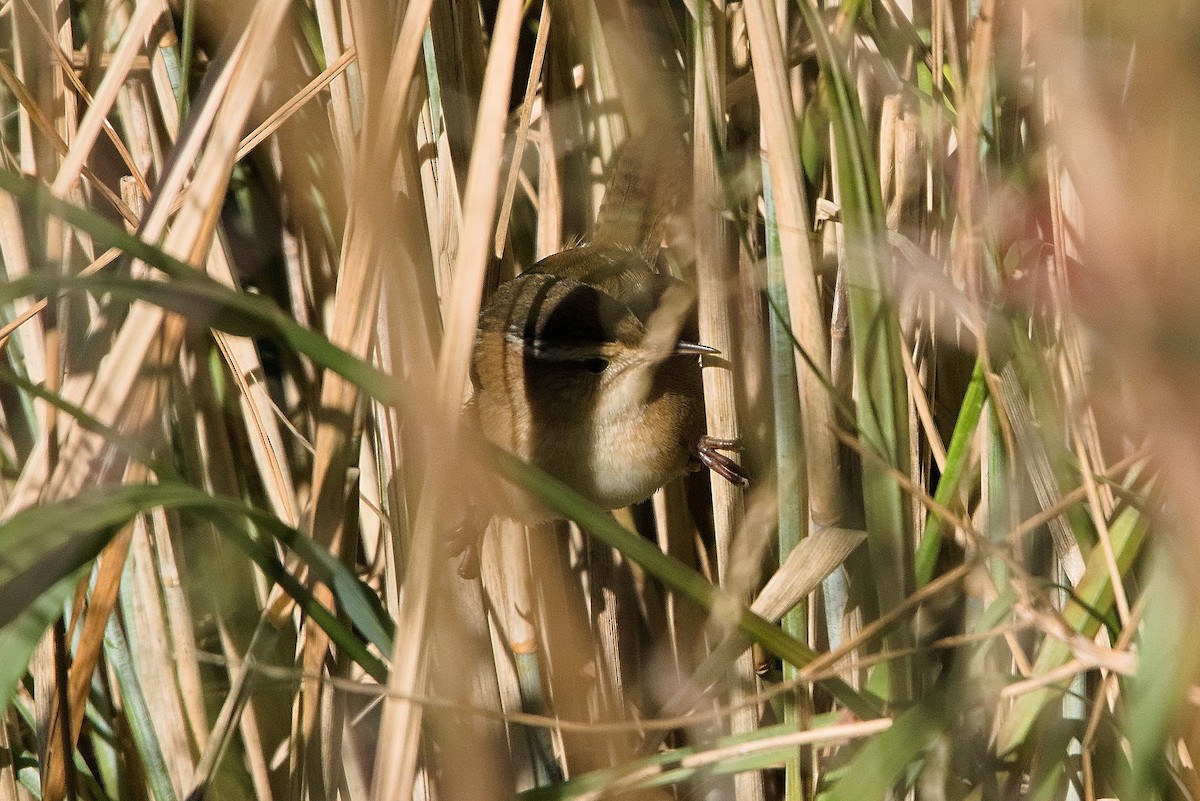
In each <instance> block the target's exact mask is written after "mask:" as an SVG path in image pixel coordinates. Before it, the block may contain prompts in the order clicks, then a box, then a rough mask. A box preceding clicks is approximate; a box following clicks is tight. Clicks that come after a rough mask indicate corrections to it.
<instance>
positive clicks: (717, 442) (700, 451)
mask: <svg viewBox="0 0 1200 801" xmlns="http://www.w3.org/2000/svg"><path fill="white" fill-rule="evenodd" d="M741 449H742V445H741V443H740V442H738V441H737V440H736V439H720V438H718V437H710V436H707V435H705V436H703V437H701V438H700V439H699V440H698V441H697V442H696V444H695V446H694V451H695V454H696V458H697V459H699V460H700V463H701V464H703V465H704V466H705V467H707V468H708V469H709V470H711V471H713V472H714V473H716V474H717V475H719V476H720V477H721V478H723V479H725V480H726V481H728V482H729V483H730V484H733V485H735V486H738V487H744V486H746V485H747V484H749V483H750V476H749V475H748V474H747V473H746V470H745V468H743V467H742V466H741V465H740V464H738V463H737V462H735V461H734V460H733V459H730V458H729V457H728V456H726V455H725V454H723V453H721V451H740V450H741Z"/></svg>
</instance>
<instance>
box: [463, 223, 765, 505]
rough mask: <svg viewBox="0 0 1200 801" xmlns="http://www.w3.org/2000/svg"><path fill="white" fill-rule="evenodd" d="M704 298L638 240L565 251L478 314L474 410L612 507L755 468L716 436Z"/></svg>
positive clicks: (508, 440)
mask: <svg viewBox="0 0 1200 801" xmlns="http://www.w3.org/2000/svg"><path fill="white" fill-rule="evenodd" d="M693 300H694V294H693V292H692V290H691V288H690V287H688V286H687V285H686V284H685V283H683V282H682V281H679V280H678V279H675V278H672V277H670V276H668V275H664V274H662V273H660V272H658V271H656V270H655V269H654V267H653V266H652V265H650V264H649V263H647V261H646V259H645V258H644V257H643V255H642V253H641V252H640V251H638V250H637V249H635V248H632V247H624V246H621V245H619V244H614V243H609V242H602V243H599V244H593V245H587V246H581V247H575V248H570V249H568V250H564V251H562V252H560V253H556V254H554V255H552V256H549V257H547V258H545V259H542V260H541V261H539V262H537V263H536V264H534V265H533V266H532V267H531V268H529V269H528V270H526V271H525V272H524V273H522V274H521V275H519V276H517V277H516V278H514V279H512V280H510V281H508V282H506V283H504V284H502V285H501V286H500V287H499V288H498V289H497V290H496V292H495V293H494V294H493V295H492V297H491V298H490V299H489V300H488V302H487V304H486V305H485V307H484V308H483V311H482V312H481V313H480V316H479V326H478V329H477V331H476V339H475V350H474V354H473V359H472V380H473V382H474V384H475V397H474V400H473V406H474V409H475V413H476V415H477V416H478V420H479V423H480V426H481V428H482V430H483V433H484V435H485V436H486V437H487V438H488V439H490V440H491V441H492V442H494V443H495V444H497V445H499V446H500V447H502V448H504V449H505V450H508V451H509V452H511V453H513V454H515V455H517V456H519V457H521V458H522V459H524V460H525V461H528V462H530V463H532V464H534V465H536V466H538V467H540V468H542V469H543V470H545V471H546V472H548V473H550V474H551V475H553V476H555V477H556V478H558V479H559V480H561V481H563V482H564V483H565V484H567V485H568V486H570V487H571V488H573V489H575V490H576V491H578V492H579V493H581V494H582V495H584V496H586V497H588V498H590V499H591V500H593V501H595V502H596V503H597V504H599V505H600V506H602V507H604V508H606V509H615V508H618V507H621V506H627V505H629V504H631V503H635V502H637V501H640V500H643V499H645V498H647V497H649V496H650V495H651V494H652V493H653V492H654V491H655V490H656V489H658V488H659V487H661V486H663V485H664V484H666V483H667V482H668V481H670V480H671V479H673V478H675V477H677V476H679V475H682V474H683V473H684V472H686V471H687V470H689V469H699V467H700V466H701V465H704V466H707V467H708V468H710V469H711V470H713V471H714V472H716V473H718V474H719V475H721V476H723V477H724V478H726V479H727V480H729V481H731V482H733V483H735V484H739V485H743V484H745V483H746V482H747V478H746V474H745V473H744V472H743V471H742V468H741V466H740V465H738V464H737V463H736V462H734V461H733V460H732V459H730V458H729V457H728V456H726V455H725V454H723V453H721V452H720V451H721V450H731V449H734V448H735V447H736V443H734V442H732V441H729V440H721V439H716V438H713V437H709V436H706V434H705V424H704V401H703V389H702V386H701V379H700V364H699V360H698V359H697V356H703V355H705V354H716V353H717V351H716V350H715V349H714V348H710V347H706V346H704V345H700V344H697V343H695V342H689V341H684V340H682V339H681V338H680V332H681V330H682V328H683V325H684V320H685V318H686V316H687V313H688V311H689V310H690V308H691V306H692V304H693Z"/></svg>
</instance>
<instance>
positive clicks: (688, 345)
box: [675, 342, 721, 356]
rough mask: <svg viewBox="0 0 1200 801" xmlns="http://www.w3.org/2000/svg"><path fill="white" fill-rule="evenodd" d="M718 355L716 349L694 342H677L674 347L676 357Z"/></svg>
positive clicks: (718, 352)
mask: <svg viewBox="0 0 1200 801" xmlns="http://www.w3.org/2000/svg"><path fill="white" fill-rule="evenodd" d="M720 353H721V351H719V350H717V349H716V348H710V347H709V346H708V345H700V344H698V343H695V342H678V343H676V345H675V355H676V356H719V355H720Z"/></svg>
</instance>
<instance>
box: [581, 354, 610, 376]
mask: <svg viewBox="0 0 1200 801" xmlns="http://www.w3.org/2000/svg"><path fill="white" fill-rule="evenodd" d="M583 367H584V369H586V370H587V371H588V372H589V373H595V374H596V375H600V374H601V373H603V372H604V371H605V370H607V369H608V359H601V358H599V357H597V358H594V359H584V360H583Z"/></svg>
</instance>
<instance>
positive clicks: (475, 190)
mask: <svg viewBox="0 0 1200 801" xmlns="http://www.w3.org/2000/svg"><path fill="white" fill-rule="evenodd" d="M414 5H417V4H414ZM413 7H414V6H410V9H409V10H410V11H411V10H412V9H413ZM520 21H521V3H520V2H519V0H503V1H502V2H501V4H500V7H499V9H498V10H497V14H496V25H495V29H494V31H493V34H492V40H491V50H490V52H489V53H488V65H487V68H486V70H485V73H484V90H483V96H482V103H481V106H480V110H479V119H478V121H477V123H476V129H475V135H476V136H475V144H474V146H473V147H472V158H471V166H470V170H469V172H468V175H467V184H466V192H465V196H464V208H463V230H464V237H463V240H462V242H461V244H460V247H459V251H458V258H457V260H456V262H455V270H454V275H453V278H452V284H451V291H450V293H449V298H450V300H451V305H450V306H449V308H448V309H446V311H445V315H444V316H445V321H446V323H445V338H444V339H443V341H442V347H441V351H440V353H439V356H438V366H437V377H436V380H435V389H434V399H435V400H434V402H435V404H436V408H438V409H444V410H445V409H454V408H457V406H458V405H459V404H461V403H462V401H463V397H464V391H465V389H466V382H467V367H468V362H469V360H470V351H471V346H472V344H473V342H474V338H475V321H476V318H477V317H478V315H479V305H480V300H481V296H482V291H483V275H484V269H485V268H486V266H487V261H486V260H487V253H488V244H489V242H490V241H491V236H490V232H491V229H492V225H493V220H494V214H495V211H496V201H497V195H498V193H499V169H500V155H501V152H502V149H503V143H504V120H505V118H506V117H507V105H508V97H509V92H510V90H511V81H512V73H513V63H514V59H515V56H516V44H517V34H518V31H519V26H520ZM406 22H407V18H406ZM414 49H415V48H414ZM413 60H415V53H414V55H413ZM409 68H410V69H411V66H410V67H409ZM453 441H454V440H453V434H451V446H450V448H449V451H450V453H454V451H455V450H456V448H455V447H454V445H453ZM443 458H445V457H443ZM447 468H448V466H447V465H444V464H443V465H442V466H441V467H440V468H437V467H436V466H435V468H434V469H433V470H431V471H430V475H429V476H427V478H426V481H425V482H424V485H423V489H422V492H421V505H420V507H419V509H418V512H417V520H416V525H415V527H414V531H413V554H412V557H411V561H410V566H409V573H408V584H407V585H406V587H405V595H404V597H403V598H402V600H401V606H400V616H399V620H398V630H400V631H404V632H406V634H407V635H408V636H409V637H411V638H412V639H411V641H407V642H406V641H405V639H404V638H398V639H397V644H396V653H395V654H394V655H393V670H392V675H391V679H390V682H389V687H390V688H391V689H393V690H396V691H399V692H402V693H406V694H409V695H411V694H414V691H416V690H418V689H419V688H420V686H421V657H420V654H421V651H422V643H423V641H424V638H425V635H426V630H427V629H426V626H427V623H428V611H429V609H428V603H429V595H428V594H429V593H430V591H431V589H432V586H431V583H430V582H431V581H432V579H433V576H432V572H433V569H434V568H433V560H434V558H435V552H436V547H437V546H436V541H435V537H436V536H437V527H438V518H439V517H440V515H439V513H438V510H439V508H440V506H441V501H440V499H439V494H440V493H441V492H443V491H444V490H443V485H442V482H443V481H444V480H445V479H446V478H447V477H448V474H446V473H445V472H444V471H445V470H446V469H447ZM420 720H421V710H420V708H419V707H417V706H415V705H412V704H402V703H397V702H394V701H390V700H389V701H388V702H386V703H385V705H384V717H383V721H382V723H381V726H380V740H381V743H382V742H384V741H386V742H388V743H389V747H387V748H384V747H382V746H381V747H380V749H379V750H378V752H377V767H376V776H375V782H374V785H373V787H372V797H373V798H375V799H376V800H377V801H384V799H391V798H396V797H404V796H407V795H408V793H409V792H410V788H411V787H412V783H413V780H414V778H415V775H416V751H417V748H416V745H417V741H418V733H419V727H420Z"/></svg>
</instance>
